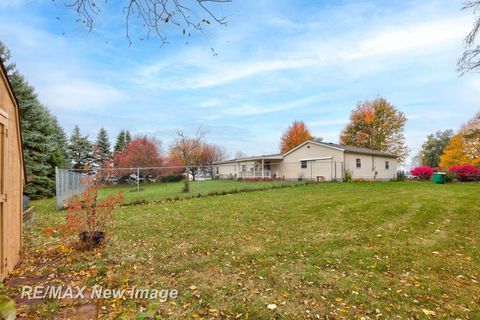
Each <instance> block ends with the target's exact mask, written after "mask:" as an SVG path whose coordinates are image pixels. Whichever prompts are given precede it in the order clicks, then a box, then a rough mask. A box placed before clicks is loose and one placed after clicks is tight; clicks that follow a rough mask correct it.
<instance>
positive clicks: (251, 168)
mask: <svg viewBox="0 0 480 320" xmlns="http://www.w3.org/2000/svg"><path fill="white" fill-rule="evenodd" d="M281 161H282V158H281V157H279V156H262V157H252V158H248V160H247V159H245V161H239V162H238V166H239V170H238V172H239V177H240V178H256V179H274V178H277V174H276V173H275V171H274V170H272V167H273V166H275V165H277V166H278V165H279V163H280V162H281Z"/></svg>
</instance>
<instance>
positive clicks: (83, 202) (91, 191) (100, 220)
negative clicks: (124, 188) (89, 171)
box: [62, 177, 123, 236]
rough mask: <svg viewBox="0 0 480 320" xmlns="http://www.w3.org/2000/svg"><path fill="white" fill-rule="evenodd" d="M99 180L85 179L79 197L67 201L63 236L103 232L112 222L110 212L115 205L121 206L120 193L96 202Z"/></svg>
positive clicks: (75, 196)
mask: <svg viewBox="0 0 480 320" xmlns="http://www.w3.org/2000/svg"><path fill="white" fill-rule="evenodd" d="M99 180H100V179H94V178H91V177H89V178H87V179H86V180H82V181H81V183H82V184H83V185H85V190H84V191H83V192H82V193H81V194H80V195H74V196H72V197H71V198H70V199H69V201H68V206H67V211H68V213H67V214H66V217H65V218H66V222H65V224H64V225H63V226H62V231H63V233H64V235H65V236H68V235H78V234H79V233H82V232H85V233H86V234H87V235H90V234H92V233H94V232H105V231H106V229H107V227H108V226H109V225H110V223H111V222H112V220H113V214H112V211H113V209H114V208H115V206H116V205H122V204H123V199H122V192H121V191H120V192H119V193H117V194H116V195H109V196H107V197H106V198H105V199H103V200H98V193H99V190H100V187H101V185H100V183H98V182H96V181H99Z"/></svg>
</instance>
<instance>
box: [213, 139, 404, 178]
mask: <svg viewBox="0 0 480 320" xmlns="http://www.w3.org/2000/svg"><path fill="white" fill-rule="evenodd" d="M216 165H217V168H216V173H217V176H218V178H220V179H228V178H273V179H275V178H277V179H286V180H312V181H342V180H343V179H344V177H345V172H346V171H348V172H349V173H350V174H351V176H352V178H353V179H366V180H380V181H388V180H392V179H395V177H396V173H397V156H395V155H393V154H389V153H385V152H380V151H376V150H371V149H367V148H359V147H352V146H346V145H342V144H336V143H326V142H317V141H305V142H304V143H302V144H300V145H299V146H297V147H295V148H293V149H292V150H290V151H288V152H286V153H284V154H280V153H279V154H269V155H261V156H254V157H246V158H240V159H233V160H228V161H223V162H219V163H217V164H216Z"/></svg>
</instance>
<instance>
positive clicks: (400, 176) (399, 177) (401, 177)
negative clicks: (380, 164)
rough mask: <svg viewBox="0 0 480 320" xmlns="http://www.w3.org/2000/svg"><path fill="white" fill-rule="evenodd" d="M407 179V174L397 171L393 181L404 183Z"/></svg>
mask: <svg viewBox="0 0 480 320" xmlns="http://www.w3.org/2000/svg"><path fill="white" fill-rule="evenodd" d="M406 178H407V173H406V172H405V171H403V170H398V171H397V178H396V179H395V181H405V179H406Z"/></svg>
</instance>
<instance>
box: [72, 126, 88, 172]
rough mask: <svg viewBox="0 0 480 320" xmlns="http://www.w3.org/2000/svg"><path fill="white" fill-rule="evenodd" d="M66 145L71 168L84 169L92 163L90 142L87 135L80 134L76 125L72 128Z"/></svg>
mask: <svg viewBox="0 0 480 320" xmlns="http://www.w3.org/2000/svg"><path fill="white" fill-rule="evenodd" d="M68 147H69V156H70V159H71V160H72V168H73V169H80V170H85V169H87V168H89V167H91V166H92V165H93V163H94V161H93V148H92V144H91V143H90V141H88V136H82V134H81V133H80V128H79V127H78V126H75V128H74V129H73V132H72V136H71V137H70V143H69V146H68Z"/></svg>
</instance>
